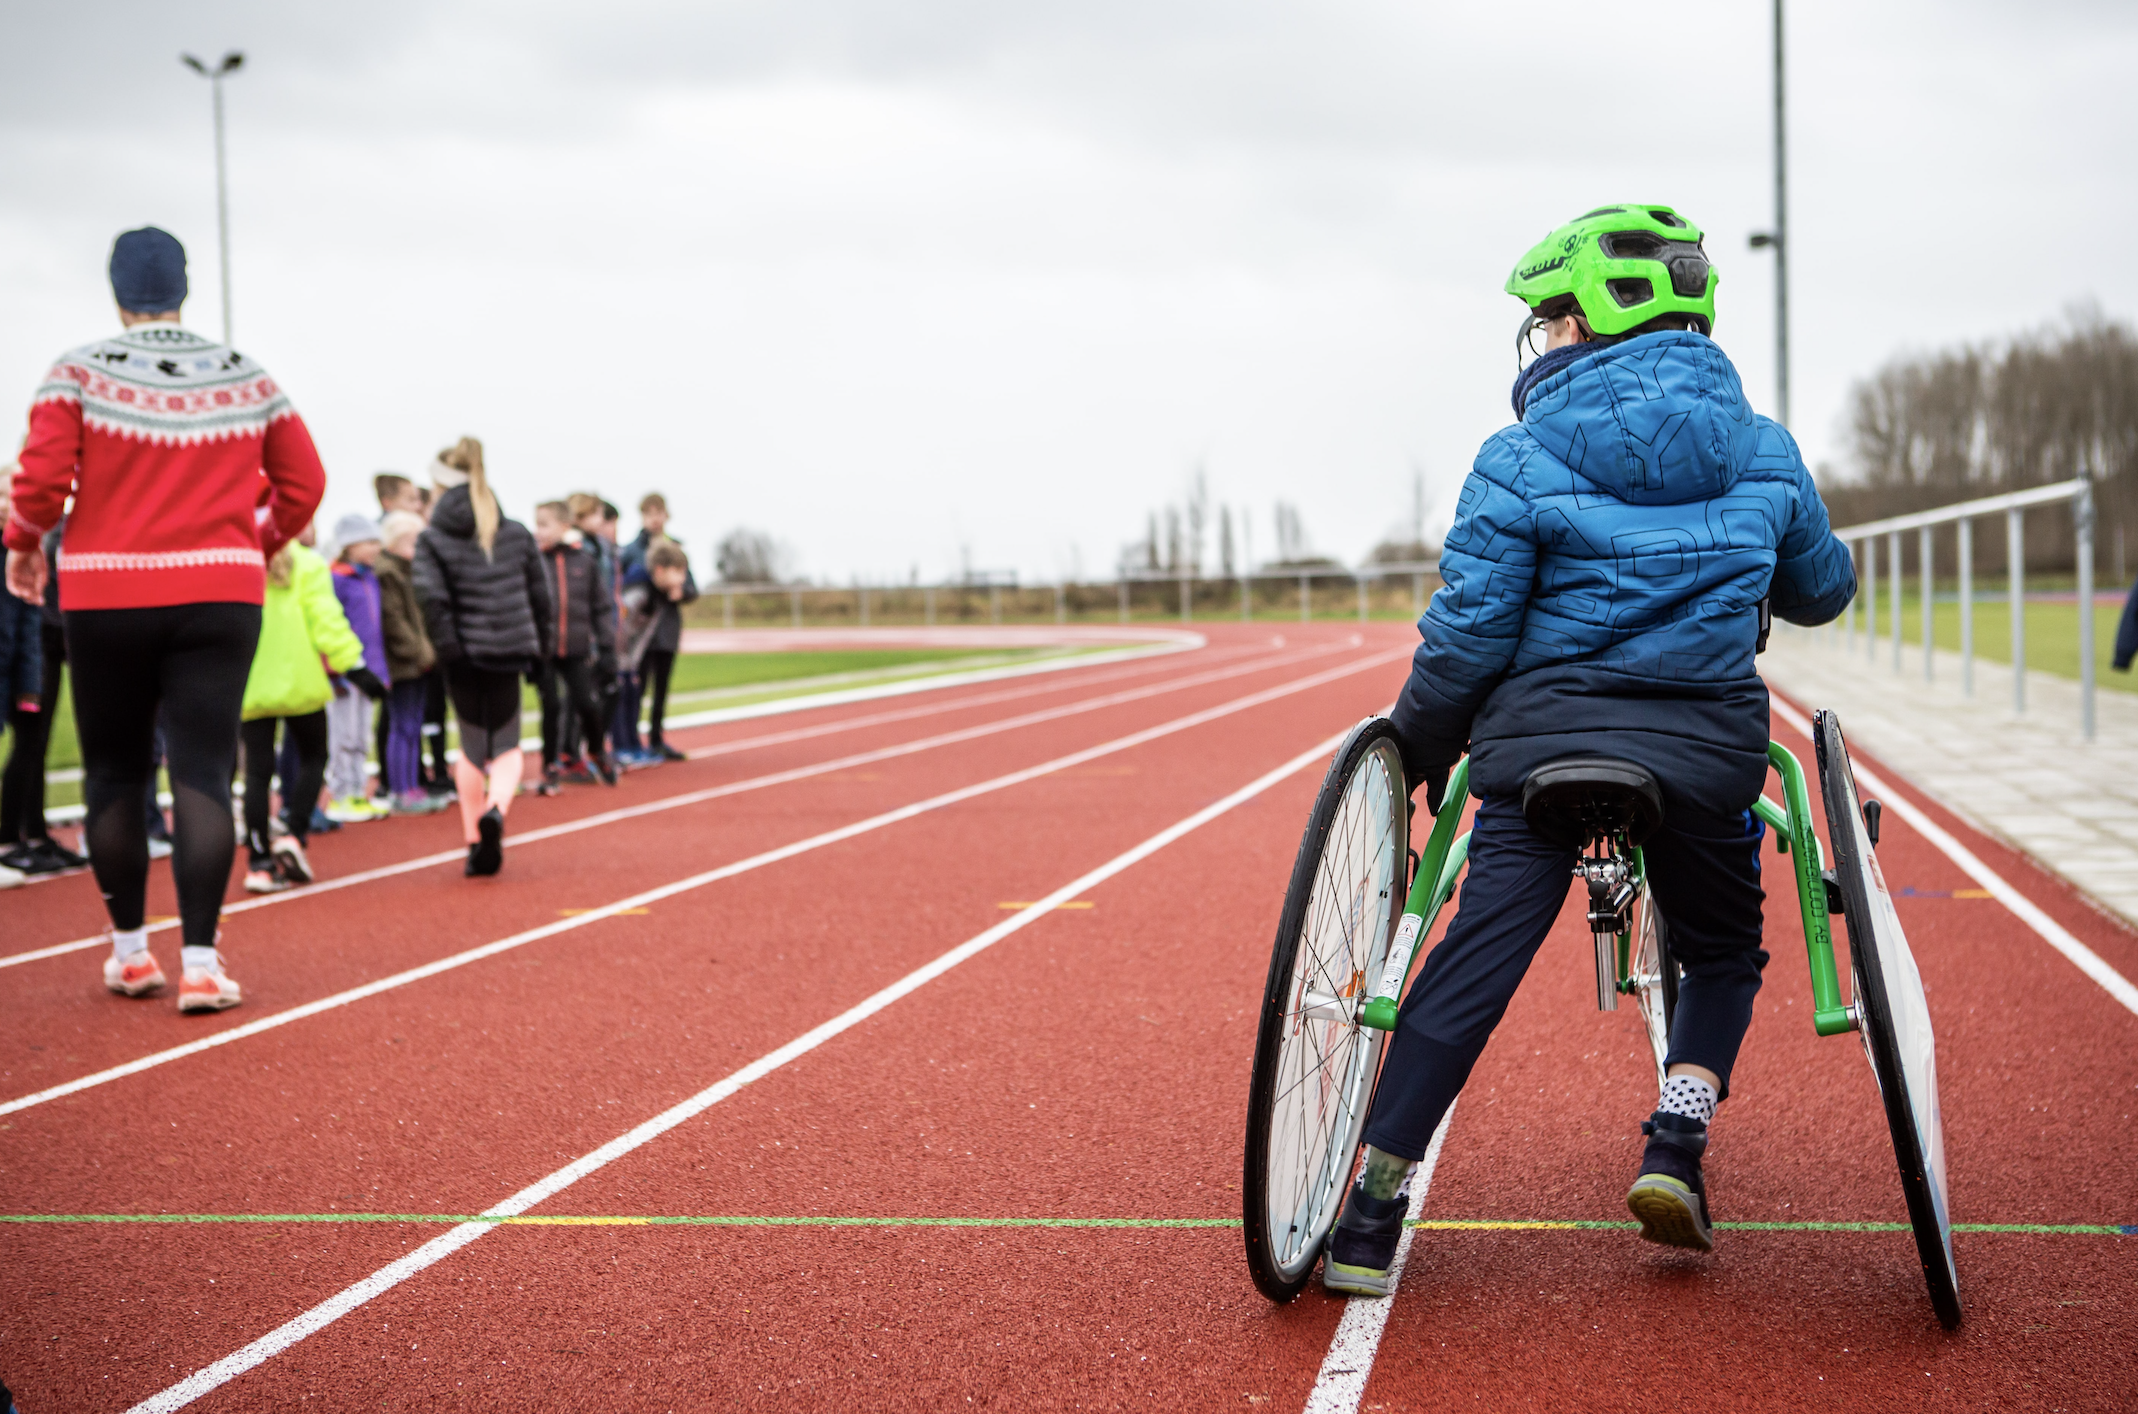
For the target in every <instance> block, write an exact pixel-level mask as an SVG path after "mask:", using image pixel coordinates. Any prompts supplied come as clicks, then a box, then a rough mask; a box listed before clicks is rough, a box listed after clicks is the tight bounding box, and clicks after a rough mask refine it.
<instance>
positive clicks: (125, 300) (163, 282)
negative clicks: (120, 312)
mask: <svg viewBox="0 0 2138 1414" xmlns="http://www.w3.org/2000/svg"><path fill="white" fill-rule="evenodd" d="M111 292H112V294H113V295H114V296H116V297H117V298H118V301H119V308H121V309H130V310H132V311H133V312H134V313H136V314H163V313H166V312H168V311H170V310H173V309H176V308H178V306H180V305H181V304H184V303H185V301H186V248H185V247H184V246H182V245H180V244H179V243H178V237H176V236H174V235H172V234H171V233H170V232H169V231H162V230H158V229H157V228H156V227H154V226H143V227H142V228H141V229H140V230H138V231H127V232H124V233H123V234H121V235H120V237H119V238H118V239H117V240H115V241H113V242H112V243H111Z"/></svg>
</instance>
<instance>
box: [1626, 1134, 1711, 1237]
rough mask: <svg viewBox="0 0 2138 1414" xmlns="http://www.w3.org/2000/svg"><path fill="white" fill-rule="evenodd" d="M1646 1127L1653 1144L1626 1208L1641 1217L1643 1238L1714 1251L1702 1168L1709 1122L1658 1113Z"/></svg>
mask: <svg viewBox="0 0 2138 1414" xmlns="http://www.w3.org/2000/svg"><path fill="white" fill-rule="evenodd" d="M1641 1128H1642V1130H1643V1131H1645V1132H1646V1133H1647V1135H1648V1148H1647V1150H1646V1152H1644V1153H1643V1154H1642V1155H1641V1173H1640V1177H1639V1178H1637V1179H1635V1180H1634V1181H1633V1187H1632V1188H1630V1189H1628V1190H1627V1192H1626V1209H1627V1211H1629V1212H1631V1213H1632V1214H1633V1216H1635V1217H1636V1218H1639V1219H1640V1222H1641V1238H1642V1240H1643V1241H1647V1242H1656V1243H1661V1244H1662V1245H1663V1246H1665V1247H1683V1248H1687V1249H1689V1250H1691V1251H1694V1252H1712V1251H1714V1250H1715V1229H1714V1225H1713V1223H1712V1222H1710V1221H1709V1219H1708V1215H1707V1182H1706V1180H1705V1179H1704V1178H1703V1177H1702V1175H1701V1172H1700V1158H1701V1155H1702V1154H1704V1153H1705V1152H1706V1150H1707V1126H1706V1125H1704V1124H1702V1123H1700V1122H1699V1121H1698V1120H1694V1119H1687V1118H1685V1117H1684V1116H1683V1115H1666V1114H1663V1113H1662V1112H1661V1111H1658V1112H1657V1113H1656V1114H1655V1115H1654V1117H1652V1118H1651V1119H1650V1120H1649V1121H1648V1123H1646V1124H1644V1125H1642V1126H1641Z"/></svg>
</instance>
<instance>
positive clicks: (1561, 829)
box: [1522, 756, 1663, 849]
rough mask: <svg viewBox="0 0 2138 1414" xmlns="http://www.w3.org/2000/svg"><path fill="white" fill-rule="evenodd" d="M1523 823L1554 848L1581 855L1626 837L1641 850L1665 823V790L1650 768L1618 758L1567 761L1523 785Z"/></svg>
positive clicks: (1540, 771) (1544, 768)
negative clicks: (1600, 840)
mask: <svg viewBox="0 0 2138 1414" xmlns="http://www.w3.org/2000/svg"><path fill="white" fill-rule="evenodd" d="M1522 818H1523V819H1525V820H1527V821H1528V822H1529V828H1531V829H1532V830H1535V831H1536V832H1537V833H1538V834H1540V835H1542V836H1544V838H1546V839H1548V840H1550V841H1551V842H1552V843H1553V844H1557V845H1564V846H1566V847H1567V848H1569V849H1581V848H1583V847H1585V846H1586V845H1587V844H1588V843H1589V841H1590V840H1592V839H1594V838H1596V837H1597V836H1599V835H1604V836H1610V835H1616V834H1620V833H1623V834H1624V835H1625V836H1626V842H1627V843H1628V844H1633V845H1638V844H1640V843H1641V842H1642V841H1644V840H1646V839H1647V838H1648V837H1649V836H1650V835H1652V834H1654V833H1655V830H1656V827H1657V826H1658V825H1660V824H1662V823H1663V788H1662V787H1661V786H1660V785H1658V784H1657V782H1656V778H1655V774H1654V773H1653V772H1651V771H1650V770H1649V769H1648V768H1647V767H1646V766H1640V765H1636V764H1634V763H1633V762H1631V761H1624V760H1620V759H1619V758H1618V757H1615V756H1563V757H1561V758H1560V759H1559V760H1557V761H1547V762H1545V763H1544V764H1543V765H1541V766H1539V767H1537V768H1536V769H1535V770H1533V771H1531V772H1530V773H1529V778H1528V779H1527V780H1525V781H1523V782H1522Z"/></svg>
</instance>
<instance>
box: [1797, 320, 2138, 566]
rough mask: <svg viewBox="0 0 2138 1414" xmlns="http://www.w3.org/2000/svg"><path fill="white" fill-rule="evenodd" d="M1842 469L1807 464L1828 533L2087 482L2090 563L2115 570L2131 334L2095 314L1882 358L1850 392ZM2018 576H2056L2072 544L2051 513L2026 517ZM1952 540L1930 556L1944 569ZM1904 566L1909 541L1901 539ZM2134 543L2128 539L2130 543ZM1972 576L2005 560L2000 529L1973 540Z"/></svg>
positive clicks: (2125, 471) (2136, 464)
mask: <svg viewBox="0 0 2138 1414" xmlns="http://www.w3.org/2000/svg"><path fill="white" fill-rule="evenodd" d="M1847 419H1848V422H1847V432H1848V435H1847V448H1848V459H1849V463H1850V465H1849V466H1848V467H1846V468H1845V469H1836V468H1832V467H1828V466H1821V467H1820V468H1819V483H1820V491H1821V494H1822V495H1823V496H1824V497H1825V499H1826V504H1827V508H1828V510H1829V512H1830V513H1831V514H1832V516H1833V519H1834V523H1835V524H1836V525H1852V524H1858V523H1861V522H1863V521H1868V520H1878V519H1882V518H1884V517H1886V516H1893V515H1903V514H1906V513H1907V512H1910V511H1918V510H1928V509H1930V508H1932V507H1936V506H1945V505H1950V504H1952V503H1953V502H1956V501H1966V500H1972V499H1974V498H1976V497H1980V496H1993V495H1996V494H1998V493H2000V492H2004V491H2019V490H2024V489H2025V488H2027V487H2030V486H2041V485H2045V484H2047V483H2050V482H2055V481H2067V480H2069V479H2070V478H2072V477H2073V476H2075V475H2077V474H2078V473H2079V469H2080V468H2081V467H2084V468H2086V469H2087V470H2088V471H2089V472H2090V473H2091V475H2092V476H2093V478H2094V482H2095V488H2096V489H2095V506H2096V540H2095V552H2096V558H2097V563H2100V564H2101V565H2102V567H2103V568H2104V569H2105V570H2107V571H2108V572H2109V573H2112V574H2113V573H2119V572H2120V571H2121V569H2122V566H2120V565H2119V564H2118V563H2117V559H2118V558H2119V553H2118V552H2119V551H2120V549H2121V546H2122V533H2123V531H2125V530H2128V529H2138V334H2134V333H2133V331H2132V329H2131V326H2130V325H2128V324H2126V323H2123V322H2121V321H2113V320H2109V319H2107V318H2105V317H2104V316H2103V315H2102V314H2101V313H2100V312H2099V311H2098V310H2093V309H2083V310H2077V311H2074V312H2072V313H2071V314H2070V315H2068V316H2067V317H2066V319H2065V321H2064V323H2063V324H2061V325H2058V326H2055V327H2052V328H2049V329H2044V330H2040V331H2037V332H2034V333H2031V334H2023V335H2020V336H2019V337H2016V338H2012V339H2006V340H2001V341H1997V342H1994V343H1987V344H1970V345H1963V346H1961V347H1958V348H1951V349H1944V350H1939V351H1936V352H1932V353H1920V354H1907V355H1903V356H1901V357H1898V358H1895V359H1893V360H1892V361H1891V362H1889V363H1887V364H1886V365H1885V366H1884V367H1882V368H1880V369H1879V370H1878V371H1877V372H1876V373H1874V374H1872V375H1871V376H1870V377H1868V378H1865V379H1863V380H1861V381H1859V382H1858V383H1857V384H1856V385H1855V387H1854V388H1853V389H1852V390H1851V392H1850V396H1849V403H1848V411H1847ZM2026 523H2027V543H2026V562H2027V567H2028V569H2029V570H2030V571H2032V570H2042V571H2050V572H2055V571H2068V570H2069V569H2070V568H2071V566H2072V564H2073V560H2074V549H2075V545H2076V541H2075V538H2074V533H2073V528H2072V521H2071V516H2070V514H2069V513H2068V511H2066V510H2064V509H2063V508H2062V507H2044V508H2042V509H2040V510H2037V511H2030V512H2029V513H2028V515H2027V522H2026ZM1952 535H1953V532H1952V531H1951V530H1949V529H1947V530H1941V531H1940V532H1939V542H1940V543H1939V546H1938V549H1937V551H1936V553H1937V555H1938V557H1939V561H1940V563H1941V564H1942V565H1943V566H1944V567H1945V569H1946V570H1947V572H1950V571H1951V568H1952V566H1953V563H1954V561H1953V559H1952V558H1951V557H1952V555H1953V550H1952ZM1903 540H1904V541H1905V542H1906V554H1907V556H1908V559H1909V562H1910V563H1911V564H1912V563H1913V559H1914V555H1915V543H1914V542H1915V537H1914V536H1912V535H1911V536H1904V537H1903ZM2133 541H2134V544H2138V536H2134V537H2133ZM1975 564H1976V566H1977V570H1978V572H1979V573H1997V572H2001V571H2002V570H2003V568H2004V564H2005V540H2004V531H2003V527H2002V526H1990V527H1985V526H1984V525H1982V524H1981V523H1979V522H1978V524H1977V527H1976V531H1975Z"/></svg>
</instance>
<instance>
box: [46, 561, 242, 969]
mask: <svg viewBox="0 0 2138 1414" xmlns="http://www.w3.org/2000/svg"><path fill="white" fill-rule="evenodd" d="M65 618H66V624H67V660H68V662H69V663H71V664H72V665H73V670H74V725H75V730H76V732H77V733H78V734H79V735H80V737H81V742H82V799H83V802H84V805H85V806H86V809H87V817H86V820H85V824H84V828H83V837H84V838H85V839H87V841H88V843H89V863H90V867H91V868H92V869H94V870H95V871H96V880H97V887H98V888H99V889H100V890H102V891H103V894H104V907H105V910H106V911H107V912H108V913H109V914H110V915H111V924H112V926H113V927H114V928H119V929H122V930H131V929H135V928H139V927H140V926H141V923H142V909H143V907H144V903H145V899H146V895H147V892H148V829H147V824H146V822H145V821H144V820H143V819H142V811H141V797H142V794H143V793H144V792H145V791H147V790H148V789H149V786H150V783H151V781H152V779H153V772H154V769H155V761H154V752H155V741H156V719H157V712H158V711H159V709H160V710H161V712H162V714H163V733H164V744H165V747H166V749H167V751H168V752H169V756H168V758H167V763H168V767H169V770H170V776H171V795H172V812H171V813H172V815H173V817H174V819H175V821H176V828H175V829H174V830H173V832H172V841H171V843H172V855H171V877H172V881H173V882H174V883H175V884H176V885H177V886H178V913H179V917H180V919H181V920H182V923H183V927H184V934H185V945H186V946H187V947H197V948H207V947H213V946H215V931H216V925H217V924H218V923H219V922H220V921H221V918H222V912H223V891H224V889H225V888H227V887H228V886H229V883H230V859H231V856H232V855H233V854H234V853H236V850H237V831H236V829H235V827H234V826H233V825H232V823H231V820H230V773H231V770H232V768H233V767H234V766H235V765H236V757H237V750H238V717H239V713H240V711H241V709H242V708H243V706H244V703H245V675H246V674H247V673H248V672H250V671H251V669H252V654H253V648H254V646H255V645H256V644H257V643H258V642H259V638H260V606H259V605H258V604H222V603H219V604H171V605H166V606H162V607H158V608H152V609H73V610H69V611H68V612H67V613H66V615H65Z"/></svg>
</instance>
